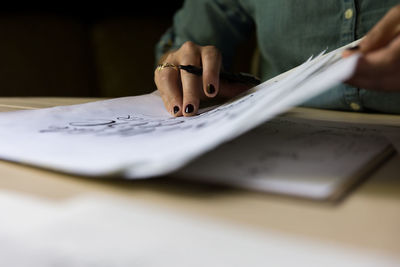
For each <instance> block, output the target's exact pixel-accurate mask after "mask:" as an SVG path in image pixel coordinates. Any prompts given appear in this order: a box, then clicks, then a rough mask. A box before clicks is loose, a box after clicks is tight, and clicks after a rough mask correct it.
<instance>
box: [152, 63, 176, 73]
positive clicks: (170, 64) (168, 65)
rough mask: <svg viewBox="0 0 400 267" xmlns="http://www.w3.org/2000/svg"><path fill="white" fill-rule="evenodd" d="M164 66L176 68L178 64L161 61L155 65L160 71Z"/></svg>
mask: <svg viewBox="0 0 400 267" xmlns="http://www.w3.org/2000/svg"><path fill="white" fill-rule="evenodd" d="M165 68H173V69H175V70H178V66H176V65H174V64H172V63H163V64H158V65H157V70H158V71H160V70H162V69H165Z"/></svg>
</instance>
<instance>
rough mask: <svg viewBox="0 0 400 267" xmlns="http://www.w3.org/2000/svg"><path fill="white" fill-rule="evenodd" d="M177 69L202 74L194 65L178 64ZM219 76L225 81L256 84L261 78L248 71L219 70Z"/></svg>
mask: <svg viewBox="0 0 400 267" xmlns="http://www.w3.org/2000/svg"><path fill="white" fill-rule="evenodd" d="M178 68H179V69H181V70H185V71H187V72H189V73H192V74H194V75H197V76H201V75H203V69H202V68H198V67H195V66H193V65H179V66H178ZM219 78H220V79H221V80H225V81H227V82H236V83H245V84H249V85H258V84H260V83H261V80H260V79H259V78H257V77H255V76H253V75H251V74H248V73H243V72H241V73H230V72H226V71H223V70H221V72H220V73H219Z"/></svg>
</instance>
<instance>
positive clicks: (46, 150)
mask: <svg viewBox="0 0 400 267" xmlns="http://www.w3.org/2000/svg"><path fill="white" fill-rule="evenodd" d="M340 51H341V49H339V50H337V51H334V52H331V53H329V54H327V55H319V56H317V57H316V58H315V59H313V60H311V59H310V60H308V61H307V62H305V63H304V64H302V65H301V66H299V67H297V68H295V69H293V70H292V71H289V72H287V73H285V74H282V75H280V76H278V77H276V78H273V79H271V80H269V81H266V82H264V83H262V84H260V85H259V86H257V87H255V88H253V89H251V90H250V91H248V92H246V93H245V94H243V95H241V96H240V97H238V98H236V99H234V100H232V101H230V102H228V103H226V104H223V105H221V106H219V107H216V108H214V109H211V110H208V111H206V112H203V113H201V114H199V115H198V116H194V117H186V118H185V117H179V118H174V117H171V116H170V115H169V114H168V113H167V112H166V111H165V109H164V106H163V103H162V100H161V98H160V97H159V96H158V95H157V94H149V95H143V96H138V97H126V98H118V99H112V100H107V101H99V102H92V103H87V104H82V105H73V106H60V107H54V108H48V109H39V110H27V111H16V112H8V113H0V129H1V130H0V157H1V158H3V159H6V160H12V161H16V162H22V163H26V164H31V165H35V166H40V167H45V168H49V169H53V170H57V171H62V172H67V173H73V174H80V175H87V176H95V177H99V176H106V175H122V176H123V177H126V178H130V179H133V178H147V177H152V176H157V175H164V174H167V173H171V172H173V171H176V170H178V169H179V168H181V167H182V166H184V165H186V164H187V163H188V162H190V161H192V160H194V159H195V158H197V157H199V156H200V155H202V154H204V153H206V152H207V151H210V150H212V149H214V148H215V147H217V146H219V145H221V144H222V143H225V142H227V141H230V140H232V139H234V138H236V137H238V136H240V135H242V134H243V133H245V132H247V131H249V130H251V129H253V128H255V127H256V126H259V125H261V124H263V123H264V122H266V121H268V120H270V119H272V118H274V117H276V116H277V115H279V114H281V113H282V112H284V111H287V110H288V109H290V108H291V107H293V106H296V105H298V104H300V103H302V102H303V101H305V100H307V99H309V98H311V97H314V96H316V95H317V94H320V93H322V92H324V91H326V90H329V88H331V87H332V86H334V85H336V84H338V83H340V82H342V81H344V80H346V79H348V78H349V77H350V76H351V75H352V73H353V71H354V69H355V66H356V63H357V60H358V56H352V57H350V58H346V59H342V58H341V57H340ZM274 123H275V124H276V121H275V122H274ZM270 127H274V126H273V124H271V126H270ZM295 127H296V126H295ZM267 128H268V127H267ZM278 128H279V127H278ZM281 130H282V129H279V131H281ZM287 130H289V131H291V130H290V129H286V130H285V131H287ZM268 131H269V130H268ZM296 131H297V130H296ZM299 131H301V133H300V135H304V134H307V133H303V132H302V131H303V129H302V128H301V129H300V130H299ZM315 131H318V128H313V129H311V130H310V132H311V133H313V134H314V133H315ZM306 132H307V131H306ZM333 134H335V132H334V131H333ZM346 134H347V133H346ZM350 134H352V133H350ZM275 137H276V136H275ZM256 138H257V140H258V139H260V140H259V142H263V141H264V139H265V137H263V136H262V134H261V135H257V137H256ZM268 138H270V137H268ZM367 139H368V138H366V139H365V140H364V139H362V140H363V141H362V143H360V144H358V146H360V147H362V146H363V144H365V142H367V141H368V140H367ZM271 140H272V139H271ZM351 140H353V139H351ZM278 141H279V142H280V141H281V140H280V139H277V140H276V142H278ZM285 142H286V141H285ZM346 142H350V140H347V139H345V141H344V143H345V144H347V143H346ZM288 144H290V146H292V147H293V149H300V148H299V145H300V144H299V143H296V142H292V143H290V142H289V143H288ZM378 144H379V145H377V147H374V148H373V149H371V151H370V153H369V154H367V155H368V156H365V158H363V161H359V162H357V164H356V165H355V167H356V168H358V167H359V166H360V164H362V163H365V162H366V161H368V160H370V159H371V158H370V157H373V156H376V155H377V154H379V153H381V152H382V149H383V148H384V146H385V145H383V143H382V142H381V141H379V142H378ZM284 147H285V145H284V144H283V145H282V148H284ZM322 148H324V146H323V145H322V146H318V149H322ZM238 149H239V151H245V150H246V149H245V148H244V147H239V148H238ZM239 151H238V152H233V153H236V154H241V153H242V152H239ZM351 152H352V151H351V150H347V151H346V150H343V151H340V153H342V155H343V154H346V153H351ZM274 153H275V152H274ZM279 153H280V152H279ZM281 153H286V152H285V151H284V150H282V151H281ZM327 153H331V152H327ZM256 154H257V153H255V154H254V155H256ZM273 155H274V154H272V155H269V156H268V157H267V158H268V159H269V158H271V161H270V164H272V162H275V161H276V159H274V158H273ZM349 155H350V154H349ZM297 156H298V157H303V156H307V155H303V154H301V153H300V154H298V155H297ZM329 157H330V156H327V158H329ZM278 158H279V155H278ZM300 161H301V159H300ZM308 162H310V161H308ZM207 164H208V163H207ZM224 164H225V163H224ZM226 164H228V163H226ZM307 164H310V163H307ZM227 166H229V164H228V165H227ZM293 166H295V165H293ZM301 168H304V167H301ZM299 171H301V170H299ZM353 171H355V168H349V169H348V170H347V169H346V170H343V174H345V172H346V174H349V173H348V172H353ZM295 172H298V171H295ZM230 173H231V172H229V174H228V173H227V175H224V176H225V177H226V178H229V177H230ZM318 173H319V172H316V174H318ZM335 174H336V173H335ZM199 175H200V173H199ZM299 175H300V176H301V173H299ZM228 176H229V177H228ZM340 176H342V175H340ZM274 177H275V176H274ZM276 177H278V176H276ZM312 179H314V178H312Z"/></svg>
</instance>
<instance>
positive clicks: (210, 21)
mask: <svg viewBox="0 0 400 267" xmlns="http://www.w3.org/2000/svg"><path fill="white" fill-rule="evenodd" d="M253 31H254V22H253V19H252V18H251V16H250V15H249V14H248V13H247V12H246V10H245V9H244V8H243V7H242V6H241V5H240V3H239V2H238V1H237V0H186V1H185V2H184V4H183V7H182V8H181V9H180V10H178V11H177V12H176V13H175V15H174V18H173V25H172V26H171V27H170V28H169V29H168V30H167V32H166V33H165V34H164V35H163V36H162V37H161V39H160V41H159V42H158V43H157V45H156V48H155V56H156V61H158V60H159V58H160V57H161V56H162V55H163V54H164V53H165V52H167V51H169V50H174V49H178V48H179V47H180V46H181V45H182V44H183V43H185V42H186V41H192V42H194V43H196V44H198V45H203V46H204V45H214V46H216V47H217V48H218V49H219V50H220V51H221V53H222V59H223V65H224V67H225V68H228V69H229V67H230V65H231V63H232V58H233V56H234V53H235V50H236V48H237V46H238V45H239V44H240V43H241V42H243V41H245V40H247V39H248V38H249V37H250V35H251V33H252V32H253Z"/></svg>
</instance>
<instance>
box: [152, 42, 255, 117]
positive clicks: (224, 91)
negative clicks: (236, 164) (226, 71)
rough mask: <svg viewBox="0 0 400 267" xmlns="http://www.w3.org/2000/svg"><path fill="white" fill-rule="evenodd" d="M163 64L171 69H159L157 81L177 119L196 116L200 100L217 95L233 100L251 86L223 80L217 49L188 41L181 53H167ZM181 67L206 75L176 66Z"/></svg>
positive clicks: (167, 104) (162, 59)
mask: <svg viewBox="0 0 400 267" xmlns="http://www.w3.org/2000/svg"><path fill="white" fill-rule="evenodd" d="M159 63H160V64H164V63H169V64H171V65H170V67H164V68H157V69H156V70H155V72H154V81H155V83H156V85H157V88H158V90H159V92H160V94H161V97H162V99H163V102H164V105H165V107H166V109H167V110H168V112H170V113H171V114H172V115H173V116H182V115H183V116H193V115H196V113H197V110H198V108H199V105H200V100H206V99H212V98H215V97H217V96H218V97H223V98H230V97H233V96H235V95H237V94H239V93H241V92H243V91H245V90H247V89H248V88H249V86H248V85H243V84H236V83H235V84H233V83H224V82H221V81H220V80H219V72H220V69H221V65H222V58H221V53H220V52H219V51H218V49H217V48H216V47H214V46H199V45H196V44H194V43H193V42H186V43H184V44H183V45H182V46H181V47H180V48H179V49H178V50H176V51H172V52H168V53H167V54H165V55H164V56H163V57H162V58H161V60H160V62H159ZM179 65H193V66H196V67H202V68H203V75H202V76H197V75H194V74H191V73H189V72H187V71H185V70H180V69H178V68H176V67H174V66H179Z"/></svg>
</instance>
